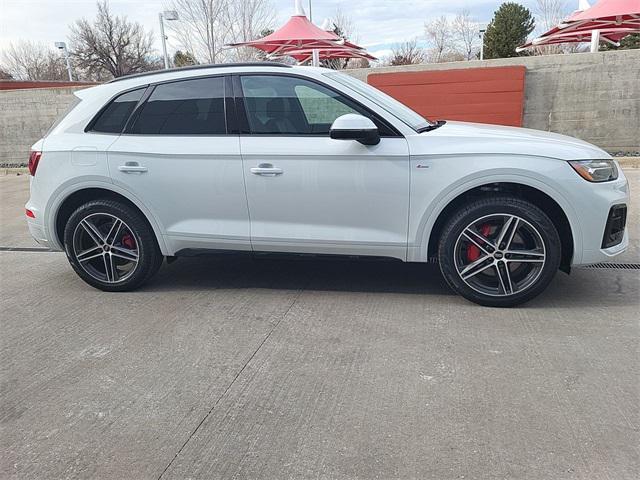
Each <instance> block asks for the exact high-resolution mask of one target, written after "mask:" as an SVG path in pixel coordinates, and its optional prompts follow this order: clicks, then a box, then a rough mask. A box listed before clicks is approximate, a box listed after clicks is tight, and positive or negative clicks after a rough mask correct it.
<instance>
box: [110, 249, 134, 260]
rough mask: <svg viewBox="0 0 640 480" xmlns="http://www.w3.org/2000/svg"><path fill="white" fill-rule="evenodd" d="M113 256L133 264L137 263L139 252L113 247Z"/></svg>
mask: <svg viewBox="0 0 640 480" xmlns="http://www.w3.org/2000/svg"><path fill="white" fill-rule="evenodd" d="M111 254H112V255H115V256H116V257H119V258H124V259H125V260H129V261H131V262H136V261H137V260H138V252H136V251H135V250H129V249H128V248H123V247H111Z"/></svg>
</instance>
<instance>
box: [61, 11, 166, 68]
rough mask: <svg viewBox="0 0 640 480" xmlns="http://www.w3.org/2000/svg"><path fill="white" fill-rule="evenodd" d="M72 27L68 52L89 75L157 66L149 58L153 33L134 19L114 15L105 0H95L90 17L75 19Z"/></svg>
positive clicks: (151, 51) (151, 52) (150, 57)
mask: <svg viewBox="0 0 640 480" xmlns="http://www.w3.org/2000/svg"><path fill="white" fill-rule="evenodd" d="M70 29H71V55H72V56H73V58H74V59H75V61H76V63H77V65H78V66H79V68H81V69H85V70H86V71H87V72H89V74H90V75H96V76H104V74H105V73H107V74H109V75H112V76H114V77H121V76H123V75H128V74H131V73H137V72H143V71H146V70H152V69H155V68H158V65H157V63H158V62H154V61H153V59H152V54H153V35H152V34H151V33H148V34H147V33H146V32H145V31H144V29H143V27H142V25H140V24H139V23H137V22H130V21H128V20H127V18H126V17H124V16H123V17H120V16H114V15H113V14H112V13H111V11H110V10H109V4H108V2H107V0H102V1H99V2H98V16H97V17H96V19H95V20H94V21H93V23H91V22H89V21H88V20H87V19H84V18H83V19H81V20H78V21H76V22H75V23H74V24H73V25H71V26H70Z"/></svg>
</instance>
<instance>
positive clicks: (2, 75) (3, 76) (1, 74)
mask: <svg viewBox="0 0 640 480" xmlns="http://www.w3.org/2000/svg"><path fill="white" fill-rule="evenodd" d="M12 79H13V76H12V75H11V74H10V73H9V72H7V71H5V70H3V68H2V67H0V80H12Z"/></svg>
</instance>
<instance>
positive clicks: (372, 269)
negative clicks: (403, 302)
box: [144, 254, 455, 296]
mask: <svg viewBox="0 0 640 480" xmlns="http://www.w3.org/2000/svg"><path fill="white" fill-rule="evenodd" d="M212 288H224V289H233V288H238V289H240V288H267V289H274V290H299V289H305V290H318V291H323V290H325V291H336V292H386V293H403V294H421V295H452V296H454V295H455V294H454V293H453V292H452V291H451V290H450V289H449V287H448V286H447V284H446V282H445V281H444V279H443V278H442V276H441V274H440V270H439V268H438V266H437V265H430V264H417V263H413V264H411V263H403V262H400V261H395V260H390V259H389V260H387V259H382V260H373V259H341V258H339V257H338V258H333V257H328V258H327V257H323V258H318V257H296V256H277V257H271V256H269V257H260V256H255V257H254V256H249V255H235V254H229V255H214V256H202V257H193V258H180V259H178V260H177V261H176V262H174V263H171V264H165V265H163V266H162V268H161V270H160V272H159V273H158V275H157V276H156V277H155V279H154V280H153V282H151V283H150V284H149V285H148V286H147V287H145V288H144V290H146V291H154V292H160V291H179V290H186V289H212Z"/></svg>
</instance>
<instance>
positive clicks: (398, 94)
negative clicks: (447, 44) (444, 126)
mask: <svg viewBox="0 0 640 480" xmlns="http://www.w3.org/2000/svg"><path fill="white" fill-rule="evenodd" d="M525 72H526V68H525V67H524V66H521V65H519V66H510V67H491V68H469V69H459V70H435V71H426V72H425V71H423V72H401V73H370V74H369V77H368V82H369V83H370V84H371V85H373V86H374V87H376V88H378V89H380V90H382V91H383V92H385V93H387V94H389V95H391V96H392V97H394V98H396V99H397V100H399V101H400V102H402V103H404V104H405V105H407V106H409V107H411V108H412V109H413V110H415V111H416V112H418V113H420V114H421V115H423V116H425V117H427V118H430V119H432V120H440V119H443V120H461V121H466V122H479V123H493V124H498V125H512V126H516V127H520V126H522V115H523V106H524V79H525Z"/></svg>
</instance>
